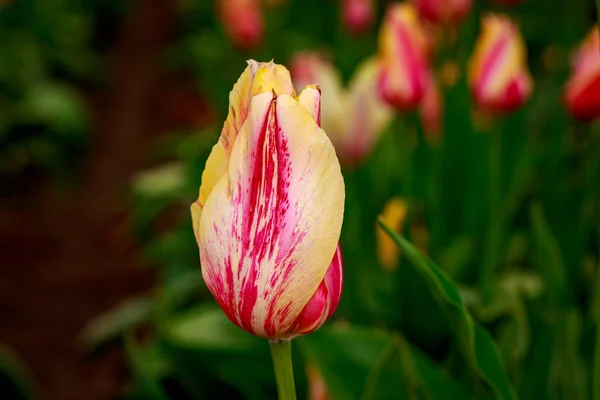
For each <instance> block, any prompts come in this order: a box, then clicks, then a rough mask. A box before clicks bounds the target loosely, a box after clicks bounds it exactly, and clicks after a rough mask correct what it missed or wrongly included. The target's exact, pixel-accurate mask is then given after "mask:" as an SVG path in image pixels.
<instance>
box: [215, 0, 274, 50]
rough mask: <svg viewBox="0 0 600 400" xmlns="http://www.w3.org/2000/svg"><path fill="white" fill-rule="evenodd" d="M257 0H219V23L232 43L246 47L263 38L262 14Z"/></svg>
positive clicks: (253, 45) (256, 43) (254, 44)
mask: <svg viewBox="0 0 600 400" xmlns="http://www.w3.org/2000/svg"><path fill="white" fill-rule="evenodd" d="M260 7H261V5H260V2H259V0H219V2H218V5H217V8H218V13H219V17H220V19H221V23H222V24H223V27H224V28H225V31H226V32H227V35H228V36H229V38H230V39H231V41H232V42H233V44H234V45H236V46H237V47H240V48H243V49H248V48H252V47H256V46H258V45H259V44H260V43H261V42H262V39H263V30H264V28H263V15H262V11H261V9H260Z"/></svg>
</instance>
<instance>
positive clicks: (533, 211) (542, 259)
mask: <svg viewBox="0 0 600 400" xmlns="http://www.w3.org/2000/svg"><path fill="white" fill-rule="evenodd" d="M530 216H531V222H532V225H533V234H534V238H535V241H536V244H537V250H538V251H537V254H538V258H539V265H540V270H541V272H542V274H543V276H544V279H545V281H546V283H547V285H548V290H547V293H548V296H550V300H551V302H552V303H553V304H552V305H553V306H554V307H562V306H566V305H568V302H569V301H570V298H569V294H568V292H569V289H568V286H567V285H568V281H567V274H566V270H565V265H564V262H563V258H562V254H561V250H560V247H559V245H558V242H557V241H556V239H555V238H554V236H553V235H552V232H551V231H550V227H549V226H548V222H547V221H546V217H545V216H544V213H543V210H542V206H541V204H540V203H539V202H535V203H533V204H532V205H531V207H530Z"/></svg>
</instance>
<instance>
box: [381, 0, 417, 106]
mask: <svg viewBox="0 0 600 400" xmlns="http://www.w3.org/2000/svg"><path fill="white" fill-rule="evenodd" d="M379 63H380V73H379V77H378V90H379V94H380V96H381V98H382V99H383V100H384V101H386V102H387V103H388V104H389V105H391V106H392V107H394V108H396V109H398V110H402V111H410V110H413V109H415V108H416V107H417V106H418V104H419V102H420V101H421V99H422V98H423V95H424V92H425V84H426V83H425V81H426V73H427V38H426V36H425V33H424V31H423V28H422V26H421V24H420V22H419V18H418V15H417V12H416V10H415V9H414V7H413V6H412V5H410V4H406V3H402V4H394V5H392V6H390V7H389V8H388V10H387V12H386V14H385V19H384V21H383V25H382V27H381V31H380V34H379Z"/></svg>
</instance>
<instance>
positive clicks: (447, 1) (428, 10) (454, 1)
mask: <svg viewBox="0 0 600 400" xmlns="http://www.w3.org/2000/svg"><path fill="white" fill-rule="evenodd" d="M411 2H412V4H413V5H414V6H415V8H416V9H417V10H418V11H419V14H420V15H421V17H422V18H423V19H425V20H427V21H430V22H433V23H441V24H456V23H459V22H461V21H463V20H464V19H465V17H466V16H467V15H468V14H469V12H470V11H471V6H472V5H473V0H412V1H411Z"/></svg>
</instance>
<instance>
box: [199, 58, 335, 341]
mask: <svg viewBox="0 0 600 400" xmlns="http://www.w3.org/2000/svg"><path fill="white" fill-rule="evenodd" d="M229 103H230V107H229V115H228V116H227V120H226V121H225V124H224V126H223V130H222V132H221V137H220V139H219V141H218V142H217V144H216V145H215V146H214V147H213V150H212V152H211V154H210V156H209V157H208V160H207V162H206V167H205V169H204V172H203V174H202V184H201V186H200V191H199V196H198V200H197V201H196V202H194V203H193V204H192V206H191V212H192V220H193V227H194V235H195V237H196V241H197V243H198V247H199V250H200V260H201V264H202V276H203V278H204V281H205V282H206V285H207V286H208V289H209V290H210V291H211V293H212V294H213V296H214V297H215V299H216V300H217V302H218V303H219V305H220V306H221V308H222V309H223V311H224V312H225V314H226V315H227V317H228V318H229V319H230V320H231V321H232V322H233V323H235V324H236V325H238V326H239V327H240V328H242V329H244V330H246V331H248V332H250V333H252V334H254V335H257V336H260V337H264V338H268V339H270V340H281V339H291V338H293V337H295V336H298V335H302V334H306V333H309V332H312V331H314V330H315V329H317V328H318V327H320V326H321V325H322V324H323V323H324V322H325V321H326V320H327V319H329V317H331V315H332V314H333V312H334V311H335V309H336V307H337V305H338V303H339V300H340V297H341V292H342V285H343V276H342V258H341V251H340V248H339V246H338V239H339V236H340V230H341V226H342V219H343V213H344V181H343V177H342V174H341V170H340V164H339V161H338V159H337V157H336V155H335V150H334V148H333V145H332V144H331V142H330V140H329V138H328V137H327V135H326V134H325V132H324V131H323V130H322V129H321V128H320V127H319V126H318V124H317V121H318V120H319V114H320V92H319V90H318V87H314V86H313V87H308V88H306V89H304V90H303V91H302V93H300V95H298V96H295V91H294V88H293V85H292V81H291V78H290V74H289V72H288V70H287V69H285V67H283V66H281V65H277V64H274V63H273V62H270V63H257V62H256V61H253V60H251V61H249V66H248V68H246V70H245V71H244V73H243V74H242V76H241V77H240V79H239V80H238V82H237V83H236V84H235V86H234V87H233V90H232V91H231V93H230V96H229Z"/></svg>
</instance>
